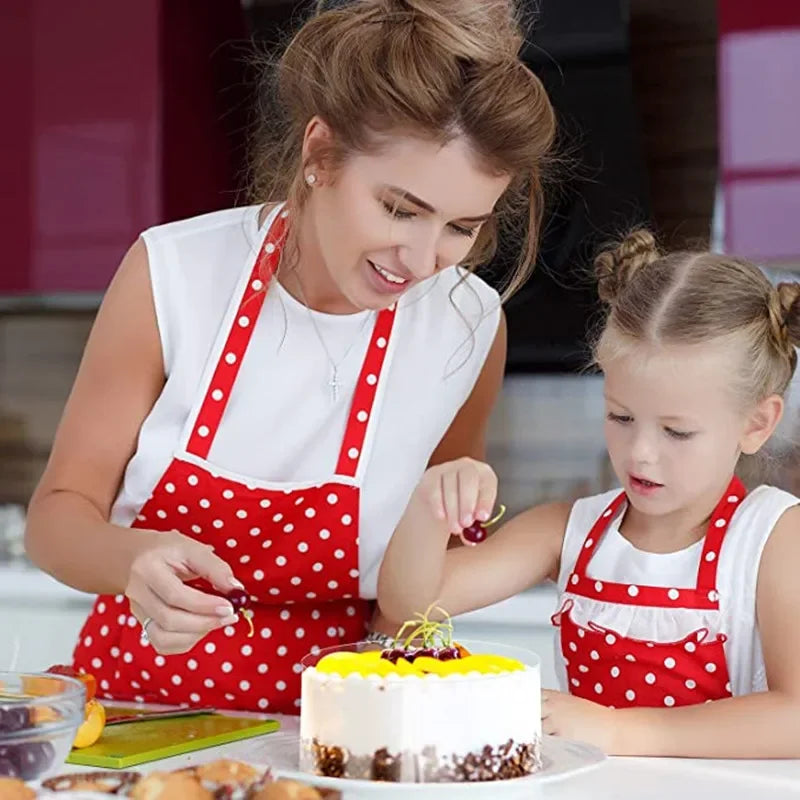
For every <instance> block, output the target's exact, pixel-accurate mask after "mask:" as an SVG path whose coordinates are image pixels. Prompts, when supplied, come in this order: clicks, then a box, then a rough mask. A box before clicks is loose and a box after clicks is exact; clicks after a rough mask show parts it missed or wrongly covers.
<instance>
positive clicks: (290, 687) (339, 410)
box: [27, 0, 554, 712]
mask: <svg viewBox="0 0 800 800" xmlns="http://www.w3.org/2000/svg"><path fill="white" fill-rule="evenodd" d="M520 42H521V39H520V36H519V32H518V30H517V28H516V26H515V24H514V22H513V15H512V9H511V7H510V5H509V4H508V3H507V2H485V1H484V0H474V2H465V0H450V1H449V2H445V0H439V1H436V2H434V0H427V1H425V0H403V1H401V0H361V1H360V2H353V3H350V4H348V5H346V6H344V7H343V8H341V9H336V10H328V11H323V12H321V13H319V14H317V15H316V16H314V17H312V18H311V19H310V20H309V21H308V22H307V23H306V24H305V25H304V26H303V27H302V29H301V30H300V31H299V33H298V34H297V35H296V36H295V38H294V39H293V40H292V42H291V43H290V45H289V46H288V48H287V50H286V51H285V53H284V54H283V56H282V58H281V60H280V62H279V64H278V69H277V89H278V92H277V101H276V103H275V104H274V105H271V104H266V103H265V104H264V106H265V107H266V108H267V111H266V117H265V120H264V126H263V128H264V130H270V131H271V132H272V133H273V137H272V138H271V139H269V140H268V141H269V142H277V144H276V145H274V146H268V144H266V143H265V144H262V145H260V146H259V147H257V148H256V158H255V162H254V163H255V171H256V178H257V181H256V183H257V187H258V189H259V191H258V198H259V200H260V201H261V202H260V203H259V204H258V205H254V206H250V207H245V208H235V209H230V210H226V211H221V212H216V213H212V214H208V215H205V216H201V217H197V218H194V219H189V220H184V221H181V222H176V223H171V224H167V225H163V226H159V227H156V228H153V229H150V230H148V231H146V232H144V233H143V234H142V236H141V238H140V239H139V240H138V241H137V242H136V243H135V244H134V245H133V246H132V247H131V249H130V251H129V252H128V253H127V255H126V256H125V258H124V259H123V261H122V264H121V265H120V267H119V270H118V272H117V274H116V276H115V278H114V280H113V281H112V284H111V286H110V288H109V290H108V293H107V295H106V297H105V299H104V301H103V304H102V307H101V309H100V311H99V313H98V317H97V320H96V322H95V325H94V329H93V331H92V334H91V336H90V339H89V342H88V344H87V347H86V353H85V356H84V359H83V362H82V364H81V367H80V370H79V373H78V376H77V378H76V382H75V386H74V388H73V391H72V395H71V397H70V399H69V402H68V404H67V407H66V410H65V412H64V417H63V419H62V421H61V425H60V427H59V430H58V433H57V436H56V441H55V444H54V447H53V453H52V456H51V459H50V462H49V464H48V467H47V470H46V472H45V474H44V476H43V478H42V480H41V483H40V485H39V486H38V488H37V490H36V492H35V495H34V497H33V499H32V501H31V505H30V511H29V523H28V530H27V546H28V551H29V553H30V555H31V557H32V558H33V560H34V561H35V562H36V563H37V564H38V565H39V566H40V567H41V568H42V569H44V570H46V571H48V572H50V573H51V574H52V575H54V576H56V577H57V578H58V579H59V580H61V581H64V582H65V583H68V584H70V585H72V586H74V587H76V588H78V589H82V590H84V591H88V592H93V593H97V594H99V595H100V597H99V598H98V600H97V602H96V604H95V606H94V609H93V611H92V613H91V614H90V616H89V619H88V620H87V622H86V625H85V627H84V630H83V631H82V633H81V638H80V641H79V643H78V646H77V648H76V651H75V663H76V666H77V667H78V668H80V669H83V670H85V671H90V672H92V673H93V674H95V676H96V678H97V680H98V684H99V693H100V695H101V696H102V697H105V698H113V699H126V700H130V699H135V700H137V701H158V702H167V703H192V704H207V705H214V706H217V707H228V708H241V709H251V710H263V709H267V708H269V709H270V711H274V712H291V711H294V710H295V708H296V706H297V704H298V699H299V672H300V669H301V667H300V660H301V658H302V657H303V656H304V655H305V654H306V653H308V652H309V651H312V652H316V651H317V650H318V649H320V648H323V647H328V646H333V645H337V644H341V643H344V642H348V641H353V640H356V639H359V638H362V637H363V636H364V633H365V630H366V629H367V627H368V626H369V623H370V619H371V611H372V608H373V603H372V602H371V600H372V599H374V597H375V593H376V580H377V571H378V568H379V566H380V563H381V559H382V556H383V552H384V549H385V547H386V544H387V543H388V541H389V538H390V536H391V534H392V532H393V530H394V527H395V524H396V523H397V521H398V520H399V519H400V517H401V515H402V512H403V510H404V508H405V506H406V503H407V502H408V499H409V497H410V495H411V493H412V491H413V489H414V486H415V485H416V483H417V481H418V480H419V478H420V476H421V475H422V473H423V472H424V470H425V469H426V467H427V466H428V465H430V464H436V463H440V462H444V461H448V460H451V459H453V458H456V457H459V456H467V455H469V456H473V457H476V458H480V457H481V456H482V454H483V446H484V436H485V430H486V423H487V418H488V415H489V412H490V409H491V407H492V404H493V402H494V400H495V397H496V394H497V392H498V389H499V386H500V383H501V380H502V373H503V365H504V361H505V323H504V320H503V317H502V312H501V309H500V303H499V298H498V296H497V294H496V293H495V292H494V291H493V290H492V289H490V288H489V287H488V286H487V285H486V284H485V283H483V282H482V281H481V280H480V279H478V278H476V277H475V276H473V275H472V274H470V272H469V271H468V270H466V269H464V268H463V267H464V266H466V267H472V266H475V265H477V264H479V263H482V262H485V261H486V260H487V258H488V257H489V256H490V254H491V252H492V251H493V247H494V242H495V235H496V230H497V225H498V220H499V219H500V218H501V216H502V215H503V214H505V213H507V212H508V211H509V210H510V209H511V207H512V206H514V205H519V204H520V203H521V204H522V208H523V210H524V211H525V212H526V213H524V214H523V217H524V218H525V219H526V220H527V236H526V245H525V247H524V253H523V255H522V256H521V257H520V262H519V265H518V268H517V270H516V272H515V273H514V274H513V275H512V276H511V277H510V279H509V283H508V285H509V289H513V288H515V287H516V286H517V285H518V284H519V283H520V282H521V281H522V280H524V278H525V276H526V274H527V272H528V271H529V269H530V267H531V265H532V261H533V258H534V255H535V240H536V234H537V223H538V218H539V215H540V213H541V198H540V174H541V169H542V163H543V159H544V158H545V156H546V153H547V151H548V149H549V147H550V144H551V140H552V137H553V129H554V118H553V112H552V109H551V106H550V104H549V102H548V99H547V97H546V94H545V92H544V90H543V88H542V86H541V84H540V83H539V81H538V80H537V79H536V78H535V77H534V76H533V75H532V74H531V73H530V72H529V71H528V70H527V69H526V68H525V67H524V66H523V65H522V64H521V62H520V61H519V60H518V59H517V51H518V48H519V45H520ZM281 123H283V124H281ZM264 141H265V142H267V140H264ZM198 168H202V165H199V166H198ZM451 265H462V266H461V267H456V266H451ZM237 588H239V589H244V591H246V593H247V595H248V597H249V600H248V604H249V609H248V611H250V612H252V614H253V618H252V622H253V625H254V629H253V631H252V632H251V631H250V628H249V625H247V624H246V623H245V622H244V621H242V620H241V619H240V618H239V617H238V616H237V615H236V614H235V613H234V612H235V610H237V609H235V608H234V606H233V605H232V604H231V602H230V600H229V599H226V596H227V595H229V594H230V593H231V592H232V591H234V590H236V589H237ZM237 620H239V621H238V623H237Z"/></svg>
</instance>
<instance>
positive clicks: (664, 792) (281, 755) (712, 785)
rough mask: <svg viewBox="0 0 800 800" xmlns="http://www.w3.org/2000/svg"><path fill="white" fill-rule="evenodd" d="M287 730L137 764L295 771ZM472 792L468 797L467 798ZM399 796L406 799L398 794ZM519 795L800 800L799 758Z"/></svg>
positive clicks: (681, 763)
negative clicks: (228, 761) (241, 764)
mask: <svg viewBox="0 0 800 800" xmlns="http://www.w3.org/2000/svg"><path fill="white" fill-rule="evenodd" d="M271 718H273V719H277V720H279V721H280V723H281V730H279V731H277V732H275V733H272V734H268V735H266V736H258V737H254V738H252V739H246V740H244V741H241V742H236V743H233V744H229V745H223V746H221V747H214V748H209V749H207V750H200V751H197V752H195V753H191V754H188V755H184V756H176V757H174V758H169V759H165V760H163V761H158V762H153V763H151V764H144V765H142V766H141V767H137V768H136V769H138V770H139V771H142V772H147V771H150V770H154V769H168V770H169V769H177V768H179V767H184V766H188V765H190V764H197V763H203V762H207V761H213V760H214V759H217V758H232V759H236V760H241V761H248V762H250V763H253V764H257V765H272V766H273V767H275V768H276V769H280V768H288V767H294V765H295V764H296V763H297V749H298V747H297V737H298V718H297V717H285V716H280V715H275V716H273V717H271ZM85 769H86V768H85V767H72V766H69V765H67V766H66V767H65V768H64V770H63V771H64V772H76V771H85ZM501 786H502V785H501V784H497V783H496V784H491V787H492V788H493V789H496V791H492V792H491V793H490V795H488V796H491V797H492V798H493V800H494V798H497V800H502V798H503V797H506V796H509V797H510V796H511V794H510V792H509V791H508V789H509V788H510V787H505V788H501ZM443 788H444V787H443V786H442V785H441V784H439V785H436V786H432V787H430V789H429V790H427V789H425V788H424V787H420V786H415V787H414V791H413V797H414V798H424V797H426V796H433V797H438V798H443V797H448V798H450V797H452V798H460V795H461V793H460V792H459V787H458V786H457V785H455V786H452V791H446V790H445V791H443ZM395 791H396V785H392V787H391V791H390V790H389V787H386V790H385V791H384V792H381V791H380V790H379V788H378V787H376V791H370V792H369V793H368V794H360V793H354V792H346V793H345V794H344V798H343V800H351V798H353V799H354V798H356V797H367V796H370V797H377V798H380V797H383V796H384V795H385V796H393V795H395ZM466 795H468V792H464V796H466ZM397 796H398V797H399V796H403V797H405V796H406V793H405V792H403V793H402V794H401V793H399V792H397ZM514 796H515V797H519V798H523V797H531V798H533V797H536V798H547V799H548V800H587V799H588V800H675V799H676V797H678V796H680V798H681V800H716V798H724V800H761V799H762V798H769V800H784V799H786V800H788V799H789V798H798V797H800V761H708V760H702V759H648V758H611V759H608V760H607V761H605V762H604V763H602V764H600V765H599V766H597V767H595V768H593V769H591V770H589V771H586V772H583V773H580V774H577V775H574V776H566V777H563V778H561V779H560V780H558V781H553V782H546V783H545V782H543V783H542V784H540V785H536V784H535V782H533V781H531V782H530V785H529V787H526V789H525V793H524V794H516V793H515V794H514Z"/></svg>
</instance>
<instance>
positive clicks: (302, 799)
mask: <svg viewBox="0 0 800 800" xmlns="http://www.w3.org/2000/svg"><path fill="white" fill-rule="evenodd" d="M247 800H322V795H321V794H320V793H319V792H318V791H317V790H316V789H315V788H314V787H313V786H306V785H305V784H304V783H298V782H297V781H290V780H277V781H275V782H274V783H267V784H265V785H264V786H262V787H261V788H260V789H258V790H256V791H255V792H253V793H252V794H250V795H248V798H247Z"/></svg>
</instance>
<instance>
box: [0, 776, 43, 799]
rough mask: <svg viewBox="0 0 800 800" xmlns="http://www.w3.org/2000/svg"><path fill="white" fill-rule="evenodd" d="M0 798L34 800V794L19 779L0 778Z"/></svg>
mask: <svg viewBox="0 0 800 800" xmlns="http://www.w3.org/2000/svg"><path fill="white" fill-rule="evenodd" d="M0 797H2V798H3V800H36V792H34V791H33V789H30V788H28V787H27V786H26V785H25V783H24V782H23V781H21V780H19V778H0Z"/></svg>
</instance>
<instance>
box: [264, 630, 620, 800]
mask: <svg viewBox="0 0 800 800" xmlns="http://www.w3.org/2000/svg"><path fill="white" fill-rule="evenodd" d="M460 643H461V644H462V645H464V646H465V647H466V648H467V649H468V650H470V652H473V653H475V652H478V653H480V652H484V653H493V654H496V655H502V656H505V657H508V658H516V659H517V660H519V661H522V662H523V663H525V664H527V665H529V666H531V667H539V658H538V656H537V655H536V654H535V653H533V652H532V651H529V650H524V649H521V648H518V647H512V646H509V645H503V644H498V643H490V642H477V641H470V640H463V641H460ZM367 649H379V648H377V647H376V645H374V644H371V643H370V644H367V643H363V642H357V643H353V644H351V645H343V646H339V647H337V648H328V649H325V650H322V651H320V652H318V653H316V654H314V655H313V656H312V655H310V654H309V656H307V657H306V658H305V659H303V661H302V664H303V666H304V667H306V668H307V667H311V666H315V665H316V663H317V662H318V661H319V660H320V659H321V658H322V657H324V656H325V655H326V654H327V653H328V652H335V651H339V652H341V651H343V650H345V651H348V650H349V651H353V652H363V651H364V650H367ZM299 745H300V740H299V738H298V739H297V741H296V742H294V743H291V744H290V743H289V742H288V741H287V742H286V743H285V746H286V748H287V749H286V750H285V751H284V753H283V757H282V758H280V763H275V762H273V764H272V766H273V771H274V772H275V773H276V775H278V776H281V777H286V778H292V779H294V780H301V781H305V782H308V783H310V784H312V785H314V786H318V787H320V788H330V789H337V790H339V791H341V792H343V797H344V799H345V800H349V798H351V797H352V798H356V797H383V796H386V795H391V796H393V797H394V796H397V797H405V796H409V797H410V796H411V794H412V793H413V796H414V797H415V798H419V797H428V796H430V797H453V798H455V797H459V798H461V797H464V798H467V797H469V798H472V797H475V798H479V797H484V798H494V797H497V798H501V797H502V798H511V797H530V796H532V795H535V793H536V787H537V786H541V785H543V784H545V783H550V782H552V781H557V780H561V779H564V778H567V777H570V776H572V775H575V774H577V773H580V772H583V771H585V770H588V769H592V768H594V767H596V766H598V765H599V764H601V763H602V762H603V761H604V760H605V758H606V757H605V754H604V753H603V752H602V751H600V750H598V749H597V748H595V747H592V746H590V745H587V744H584V743H581V742H573V741H569V740H565V739H561V738H557V737H551V736H544V737H543V738H542V740H541V751H540V757H541V762H542V766H541V768H540V769H538V770H537V771H536V772H535V773H533V774H531V775H525V776H523V777H518V778H511V779H508V780H489V781H474V782H464V781H453V782H446V781H445V782H402V781H398V782H388V781H371V780H362V779H359V778H358V777H355V776H352V777H339V778H335V777H327V776H323V775H318V774H312V773H311V772H310V771H305V770H306V769H307V765H306V764H300V753H299V749H300V748H299ZM290 748H295V749H294V750H291V749H290Z"/></svg>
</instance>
